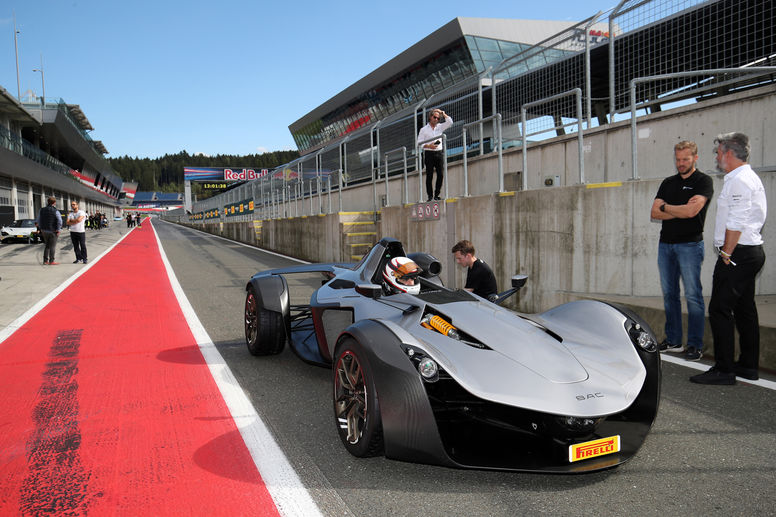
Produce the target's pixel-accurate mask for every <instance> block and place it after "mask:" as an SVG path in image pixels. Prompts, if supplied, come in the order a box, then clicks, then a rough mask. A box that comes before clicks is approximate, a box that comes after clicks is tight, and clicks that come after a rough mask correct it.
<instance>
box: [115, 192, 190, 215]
mask: <svg viewBox="0 0 776 517" xmlns="http://www.w3.org/2000/svg"><path fill="white" fill-rule="evenodd" d="M182 207H183V194H178V193H174V192H137V193H135V195H134V198H133V200H132V203H131V204H130V206H129V207H127V210H133V211H140V212H161V211H165V210H174V209H176V208H182Z"/></svg>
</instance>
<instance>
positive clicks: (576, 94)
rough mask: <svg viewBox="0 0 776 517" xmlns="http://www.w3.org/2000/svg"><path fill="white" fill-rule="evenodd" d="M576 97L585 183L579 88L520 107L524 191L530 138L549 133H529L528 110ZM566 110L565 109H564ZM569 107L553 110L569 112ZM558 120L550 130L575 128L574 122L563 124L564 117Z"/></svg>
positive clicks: (581, 160)
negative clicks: (527, 126)
mask: <svg viewBox="0 0 776 517" xmlns="http://www.w3.org/2000/svg"><path fill="white" fill-rule="evenodd" d="M571 96H573V97H575V98H576V112H577V120H576V126H577V146H578V157H579V158H578V159H579V182H580V183H584V182H585V159H584V156H585V155H584V146H583V145H582V90H580V89H579V88H574V89H573V90H570V91H567V92H564V93H559V94H557V95H553V96H552V97H547V98H545V99H539V100H538V101H534V102H528V103H526V104H523V105H522V106H521V107H520V121H521V124H522V128H523V131H522V135H523V190H527V189H528V137H529V136H533V135H537V134H542V133H545V132H546V131H547V129H545V130H543V131H537V132H534V133H529V132H528V130H527V128H526V112H527V110H528V108H533V107H536V106H541V105H543V104H551V103H557V101H560V100H561V99H565V98H566V97H571ZM564 108H565V109H564ZM568 109H569V107H568V106H565V107H563V106H561V107H560V108H556V109H555V110H553V112H554V113H558V112H562V111H568ZM558 118H559V119H560V120H561V122H560V123H556V124H555V126H554V127H552V128H549V129H550V130H553V129H554V130H556V131H560V130H562V129H563V128H565V127H569V126H573V125H575V124H574V123H573V122H571V123H563V122H562V116H561V115H558Z"/></svg>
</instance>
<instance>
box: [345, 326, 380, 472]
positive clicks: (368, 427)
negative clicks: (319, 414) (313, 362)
mask: <svg viewBox="0 0 776 517" xmlns="http://www.w3.org/2000/svg"><path fill="white" fill-rule="evenodd" d="M334 417H335V419H336V423H337V431H338V432H339V436H340V439H341V440H342V443H343V445H345V448H346V449H347V450H348V452H350V453H351V454H352V455H354V456H357V457H360V458H366V457H369V456H376V455H379V454H382V453H383V429H382V421H381V418H380V409H379V406H378V402H377V392H376V389H375V381H374V377H373V376H372V370H371V367H370V365H369V363H368V361H367V359H366V356H365V355H364V354H363V353H362V352H361V351H360V346H359V345H358V342H357V341H355V340H354V339H352V338H345V339H344V340H343V341H342V342H341V343H340V344H339V345H338V346H337V350H336V353H335V363H334Z"/></svg>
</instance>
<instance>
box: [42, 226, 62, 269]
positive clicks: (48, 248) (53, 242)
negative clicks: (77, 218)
mask: <svg viewBox="0 0 776 517" xmlns="http://www.w3.org/2000/svg"><path fill="white" fill-rule="evenodd" d="M57 239H59V234H57V233H54V232H47V231H45V230H43V242H44V244H43V262H44V263H49V262H54V253H55V252H56V249H57Z"/></svg>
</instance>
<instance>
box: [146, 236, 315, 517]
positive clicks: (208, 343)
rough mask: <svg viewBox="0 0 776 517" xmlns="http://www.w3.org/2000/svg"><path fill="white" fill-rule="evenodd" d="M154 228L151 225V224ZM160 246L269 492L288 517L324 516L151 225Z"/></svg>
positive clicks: (174, 287)
mask: <svg viewBox="0 0 776 517" xmlns="http://www.w3.org/2000/svg"><path fill="white" fill-rule="evenodd" d="M149 224H150V223H149ZM151 228H152V229H153V230H154V236H155V237H156V243H157V245H158V246H159V253H160V254H161V256H162V262H163V263H164V267H165V269H166V270H167V276H168V277H169V278H170V285H171V286H172V290H173V292H174V293H175V296H176V297H177V298H178V303H179V304H180V307H181V311H183V315H184V316H185V317H186V321H187V322H188V324H189V328H191V333H192V334H193V335H194V339H195V340H196V341H197V345H198V346H199V349H200V351H201V352H202V355H203V356H204V358H205V361H206V362H207V364H208V367H209V368H210V373H211V374H212V375H213V379H214V380H215V382H216V385H217V386H218V389H219V391H220V392H221V395H222V396H223V397H224V401H225V402H226V405H227V406H228V407H229V411H230V413H231V414H232V418H234V423H235V425H236V426H237V428H238V429H239V430H240V434H241V435H242V437H243V440H244V441H245V446H246V447H247V448H248V451H249V452H250V453H251V457H252V458H253V462H254V463H255V464H256V468H257V469H259V473H260V474H261V477H262V479H263V480H264V485H265V486H266V487H267V490H269V493H270V495H271V496H272V499H273V500H274V501H275V505H276V506H277V509H278V511H279V512H280V514H281V515H285V516H288V517H307V516H314V515H322V514H321V512H320V510H319V509H318V506H317V505H316V504H315V502H314V501H313V499H312V497H310V494H309V493H308V492H307V490H306V489H305V487H304V485H303V484H302V482H301V480H300V479H299V476H297V474H296V471H294V469H293V467H292V466H291V464H290V463H289V462H288V459H287V458H286V456H285V455H284V454H283V451H282V450H281V449H280V447H279V446H278V444H277V442H275V438H274V437H273V436H272V433H271V432H270V431H269V429H268V428H267V426H266V424H264V421H262V419H261V417H259V415H258V413H256V410H255V409H254V407H253V405H252V404H251V402H250V400H248V397H247V396H246V395H245V392H244V391H243V390H242V388H241V387H240V384H239V383H238V382H237V379H236V378H235V376H234V374H233V373H232V370H230V369H229V366H228V365H227V364H226V361H224V358H223V357H222V356H221V353H220V352H219V351H218V349H217V348H216V346H215V345H214V344H213V341H212V340H211V339H210V336H209V335H208V333H207V331H206V330H205V327H203V326H202V323H201V322H200V321H199V318H197V314H196V313H195V312H194V308H193V307H192V306H191V304H190V303H189V300H188V298H186V294H185V293H184V292H183V289H182V288H181V285H180V283H179V282H178V279H177V277H176V276H175V272H174V271H173V269H172V266H171V265H170V261H169V260H167V255H166V254H165V253H164V248H163V247H162V242H161V241H160V240H159V235H158V234H157V233H156V228H154V227H153V225H151Z"/></svg>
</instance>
